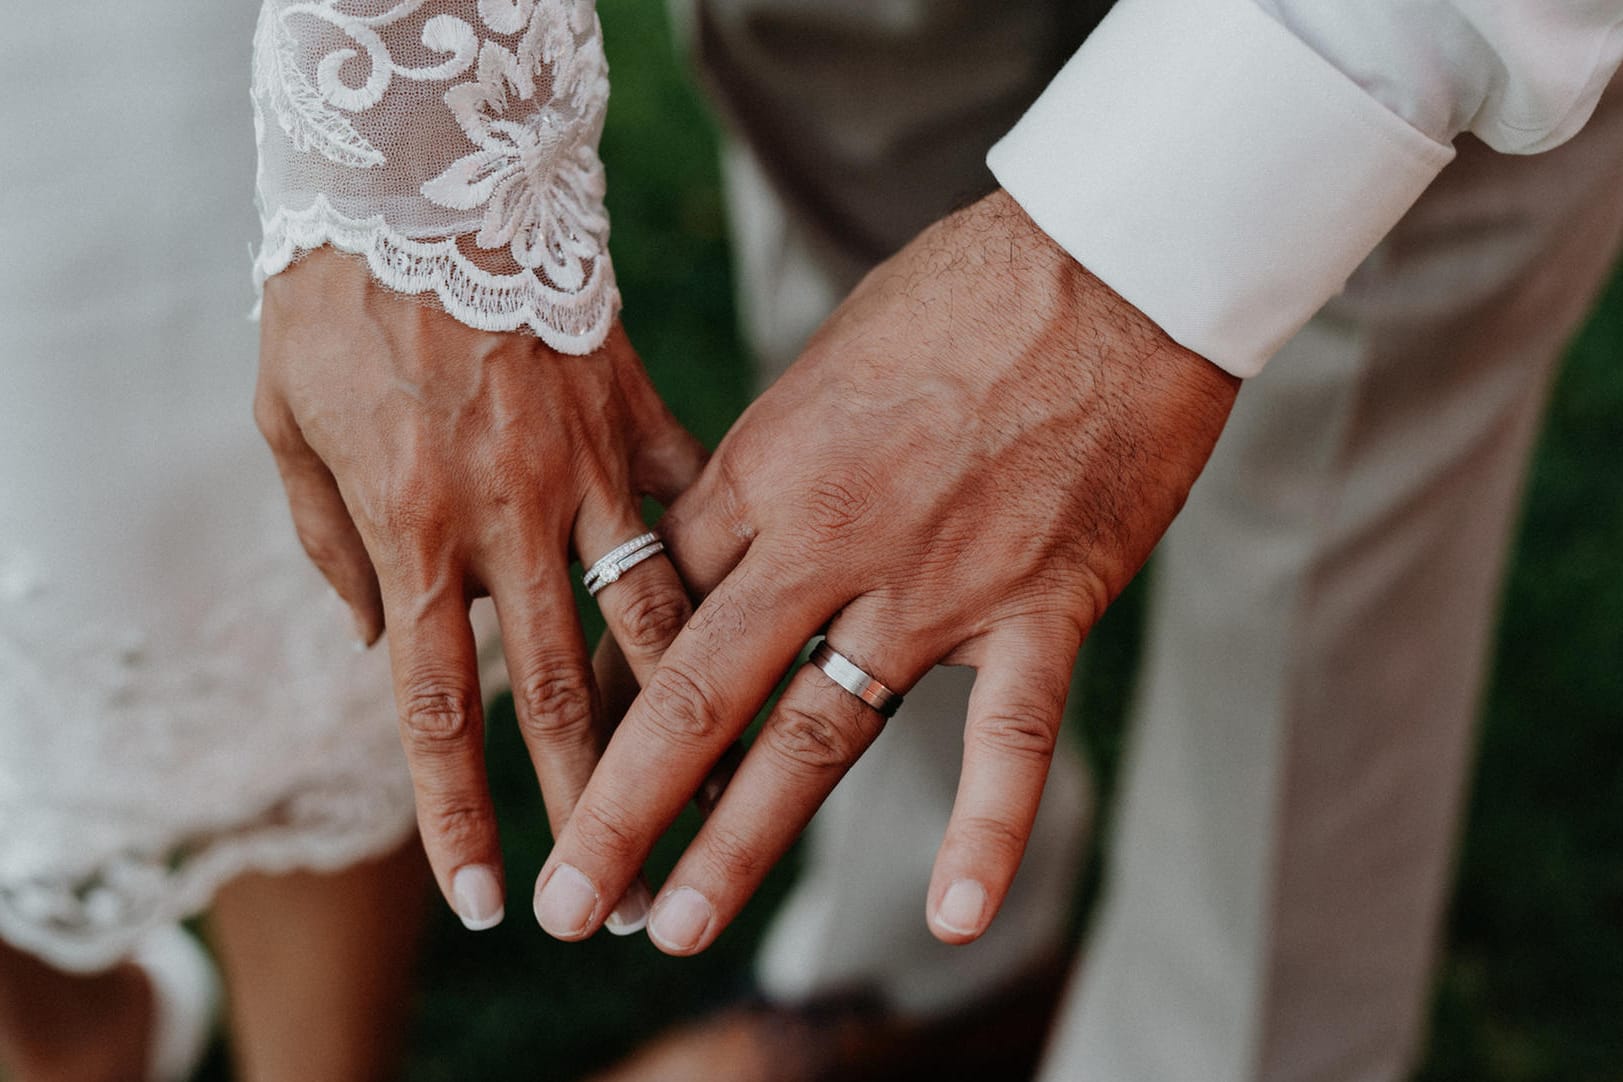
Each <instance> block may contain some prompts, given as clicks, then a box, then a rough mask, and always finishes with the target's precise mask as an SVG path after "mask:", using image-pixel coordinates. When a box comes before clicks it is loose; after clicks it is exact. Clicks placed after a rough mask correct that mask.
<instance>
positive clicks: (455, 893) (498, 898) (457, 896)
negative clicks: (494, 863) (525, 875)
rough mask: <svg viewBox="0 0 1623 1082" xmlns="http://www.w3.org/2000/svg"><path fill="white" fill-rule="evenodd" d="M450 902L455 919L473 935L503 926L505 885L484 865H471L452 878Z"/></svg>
mask: <svg viewBox="0 0 1623 1082" xmlns="http://www.w3.org/2000/svg"><path fill="white" fill-rule="evenodd" d="M451 898H452V900H453V902H454V903H455V906H456V915H457V916H459V917H461V918H462V923H463V924H465V925H466V926H467V928H468V930H469V931H470V932H482V931H484V930H485V929H486V928H494V927H496V925H498V924H500V923H501V922H502V915H503V913H504V912H505V908H504V906H503V905H502V884H501V880H499V879H497V878H496V873H495V872H493V871H491V870H490V869H489V868H487V867H485V866H484V865H483V864H470V865H468V866H467V867H466V868H461V869H459V870H458V871H457V873H456V875H454V876H452V877H451Z"/></svg>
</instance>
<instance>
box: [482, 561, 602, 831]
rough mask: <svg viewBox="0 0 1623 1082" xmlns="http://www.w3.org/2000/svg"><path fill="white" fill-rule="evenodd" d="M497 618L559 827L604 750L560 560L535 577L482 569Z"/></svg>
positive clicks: (520, 715)
mask: <svg viewBox="0 0 1623 1082" xmlns="http://www.w3.org/2000/svg"><path fill="white" fill-rule="evenodd" d="M481 575H482V577H483V578H484V580H485V581H486V582H487V583H488V585H489V588H490V595H491V598H492V599H493V600H494V601H495V603H496V615H497V618H498V619H499V620H500V621H501V628H502V649H503V652H504V653H505V654H506V657H507V670H508V675H509V677H510V678H511V681H512V689H513V713H514V715H515V717H516V718H517V720H518V727H519V734H520V735H521V736H522V737H523V739H524V746H525V747H526V748H527V749H528V750H529V753H530V762H531V763H532V764H533V765H534V767H535V774H536V778H537V779H538V780H539V781H540V783H541V795H542V798H543V800H544V802H545V804H546V809H547V819H548V821H549V822H550V823H551V824H552V830H553V833H554V834H555V835H556V834H557V832H558V831H560V830H562V829H563V826H564V824H565V823H567V822H568V821H569V815H570V812H572V811H574V808H575V802H576V801H577V800H579V799H580V794H581V792H582V790H584V789H585V788H586V781H587V779H588V778H590V777H591V776H592V770H593V769H594V768H595V767H596V766H597V760H598V757H599V756H600V755H602V753H603V745H604V744H605V743H606V742H607V734H606V733H605V732H604V730H603V729H602V727H601V726H600V725H599V720H598V719H599V713H598V706H597V702H596V682H595V681H594V680H593V679H592V675H591V666H590V662H589V661H588V658H587V654H586V640H585V637H584V635H583V634H582V632H581V628H580V619H579V616H578V615H577V613H576V610H575V595H574V590H573V588H572V587H571V585H570V580H569V569H568V567H567V566H566V565H564V563H563V561H562V558H561V554H560V558H558V559H555V560H551V561H546V562H544V563H543V564H542V565H541V566H540V568H539V569H538V570H537V571H536V572H535V573H534V574H533V575H526V574H523V573H520V572H516V571H514V570H512V569H511V565H509V567H508V569H505V570H494V569H481Z"/></svg>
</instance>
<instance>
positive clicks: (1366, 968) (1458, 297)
mask: <svg viewBox="0 0 1623 1082" xmlns="http://www.w3.org/2000/svg"><path fill="white" fill-rule="evenodd" d="M1616 90H1617V88H1614V92H1613V94H1612V95H1611V96H1610V97H1609V98H1608V99H1607V100H1606V101H1605V102H1603V105H1602V109H1601V112H1600V114H1598V115H1597V117H1596V119H1595V121H1594V122H1593V123H1592V125H1591V127H1590V128H1589V129H1587V130H1586V131H1585V132H1583V133H1582V134H1581V135H1580V136H1579V137H1578V138H1577V139H1575V140H1574V141H1573V142H1572V143H1570V144H1568V145H1567V146H1565V147H1562V148H1559V149H1558V150H1556V151H1553V152H1551V153H1549V154H1547V155H1544V156H1540V157H1536V158H1510V157H1505V156H1500V155H1495V154H1493V153H1491V152H1489V151H1488V150H1487V149H1486V148H1484V147H1482V146H1481V145H1480V144H1476V143H1474V142H1470V141H1467V142H1468V143H1469V145H1467V146H1464V147H1463V148H1462V152H1461V154H1460V157H1459V159H1458V161H1457V162H1456V163H1454V164H1453V165H1451V166H1450V167H1449V169H1448V170H1446V171H1445V172H1444V174H1443V176H1442V177H1441V178H1440V180H1439V181H1438V183H1437V185H1436V186H1435V187H1434V188H1433V189H1432V190H1430V191H1429V192H1428V193H1427V194H1426V195H1425V196H1424V197H1423V198H1422V200H1421V201H1420V203H1419V204H1418V205H1417V206H1416V207H1415V208H1414V210H1413V211H1412V212H1411V213H1410V214H1409V215H1408V216H1407V217H1406V218H1405V220H1404V221H1403V222H1402V223H1401V224H1400V225H1399V227H1398V228H1397V230H1396V231H1395V232H1394V233H1393V234H1392V235H1391V236H1390V237H1389V238H1388V239H1387V241H1386V242H1385V243H1384V244H1383V245H1382V246H1381V248H1380V249H1379V250H1378V251H1377V252H1376V253H1375V254H1374V255H1373V256H1372V257H1371V258H1370V260H1369V261H1368V262H1367V263H1366V264H1365V266H1364V267H1363V268H1362V269H1361V270H1360V271H1359V272H1358V274H1357V275H1356V276H1355V277H1354V279H1353V282H1352V283H1351V286H1350V288H1349V290H1348V292H1347V294H1346V295H1345V296H1344V297H1342V298H1340V299H1339V300H1337V301H1336V302H1334V303H1332V304H1331V305H1330V306H1329V307H1328V308H1327V309H1326V310H1325V311H1324V312H1323V313H1321V315H1320V316H1319V317H1318V318H1317V319H1315V320H1314V321H1313V323H1312V324H1311V325H1310V326H1309V327H1308V328H1307V329H1305V330H1304V331H1303V332H1302V333H1301V334H1300V335H1299V336H1298V337H1297V338H1296V339H1295V340H1294V341H1292V342H1291V343H1290V344H1289V345H1288V346H1287V347H1286V349H1285V350H1284V351H1283V353H1282V354H1281V355H1280V356H1278V357H1277V358H1276V359H1275V360H1274V361H1273V363H1272V365H1271V366H1270V368H1269V369H1268V370H1267V371H1266V372H1265V373H1264V374H1263V375H1262V376H1261V377H1260V378H1258V379H1256V380H1253V381H1251V382H1250V383H1248V384H1247V386H1246V387H1245V388H1244V390H1243V391H1242V392H1241V395H1240V398H1239V403H1238V405H1237V408H1236V410H1235V414H1234V417H1233V419H1232V421H1231V423H1230V425H1229V427H1228V430H1227V431H1226V432H1225V433H1224V436H1223V438H1222V440H1221V441H1220V443H1219V445H1218V448H1217V451H1216V453H1215V455H1214V456H1213V459H1212V462H1211V465H1210V466H1209V467H1208V469H1207V471H1206V473H1205V475H1204V476H1203V477H1202V479H1201V480H1200V482H1199V483H1198V484H1197V485H1196V486H1195V490H1194V492H1193V493H1192V495H1191V498H1190V501H1189V504H1188V506H1187V507H1186V509H1185V510H1184V513H1183V514H1182V515H1181V516H1180V518H1179V519H1178V521H1177V523H1176V524H1175V525H1174V526H1173V528H1172V531H1171V532H1170V533H1169V534H1168V536H1167V538H1166V540H1165V542H1164V543H1163V544H1162V546H1161V549H1160V550H1159V556H1158V563H1157V565H1156V568H1155V571H1154V575H1155V582H1154V585H1153V591H1152V593H1153V600H1152V603H1151V613H1150V627H1151V632H1150V640H1149V643H1148V649H1147V654H1146V659H1145V669H1144V671H1143V673H1142V679H1141V687H1140V690H1139V694H1138V697H1137V703H1136V708H1135V710H1134V730H1135V731H1134V748H1133V753H1132V756H1131V758H1130V766H1129V769H1128V775H1127V780H1126V784H1125V789H1124V797H1123V800H1124V803H1123V806H1122V809H1121V812H1120V816H1119V820H1118V834H1117V836H1116V839H1115V843H1114V845H1113V846H1112V849H1111V851H1112V853H1113V854H1114V861H1113V864H1114V867H1113V868H1112V869H1111V873H1110V874H1111V880H1110V886H1109V888H1108V891H1107V896H1106V900H1105V902H1104V905H1103V908H1102V912H1101V913H1100V916H1099V918H1098V922H1097V925H1096V929H1095V933H1094V935H1093V936H1092V939H1091V942H1090V946H1089V948H1088V950H1087V951H1086V964H1085V965H1084V966H1082V967H1081V969H1080V972H1079V977H1078V980H1077V982H1076V984H1075V987H1074V988H1073V991H1072V995H1071V997H1070V999H1069V1001H1068V1003H1067V1004H1066V1006H1065V1007H1064V1008H1063V1009H1062V1014H1061V1018H1060V1022H1059V1024H1058V1027H1057V1029H1056V1038H1055V1042H1054V1045H1053V1047H1052V1048H1051V1049H1050V1054H1049V1056H1048V1059H1047V1062H1046V1066H1045V1070H1044V1073H1043V1076H1042V1077H1043V1078H1044V1079H1046V1080H1048V1082H1060V1080H1065V1082H1071V1080H1077V1079H1089V1080H1092V1079H1099V1080H1110V1082H1185V1080H1187V1082H1231V1080H1233V1082H1240V1080H1253V1079H1254V1080H1259V1082H1310V1080H1311V1082H1319V1080H1323V1082H1392V1080H1395V1079H1398V1078H1401V1077H1403V1076H1404V1074H1405V1073H1406V1072H1407V1071H1408V1070H1409V1069H1410V1067H1411V1065H1412V1062H1413V1060H1414V1058H1415V1056H1416V1054H1417V1050H1418V1048H1419V1047H1420V1044H1421V1041H1422V1037H1423V1022H1424V1017H1425V1007H1426V1002H1427V996H1428V992H1429V988H1430V977H1431V970H1432V962H1433V954H1434V950H1435V947H1436V942H1437V935H1438V930H1439V926H1440V923H1441V919H1442V915H1443V912H1444V908H1445V903H1446V897H1447V893H1448V884H1449V880H1450V871H1451V854H1452V851H1453V847H1454V844H1455V841H1456V835H1457V830H1458V824H1459V816H1460V810H1461V808H1462V805H1463V795H1464V790H1465V787H1466V784H1467V777H1468V770H1469V763H1470V750H1471V746H1472V731H1473V728H1474V718H1475V714H1476V710H1477V704H1478V696H1479V690H1480V688H1481V686H1482V684H1483V678H1484V669H1485V665H1486V660H1487V657H1488V650H1489V646H1490V644H1491V631H1492V627H1493V621H1494V615H1495V607H1496V603H1497V598H1498V592H1499V586H1500V582H1501V579H1502V576H1503V570H1504V565H1505V561H1506V556H1507V551H1508V546H1509V541H1510V538H1511V535H1512V531H1513V527H1514V525H1515V522H1516V520H1517V509H1518V507H1519V503H1520V492H1521V488H1522V483H1523V477H1524V473H1525V469H1526V463H1527V460H1528V458H1529V455H1530V451H1531V448H1532V445H1533V442H1534V438H1535V435H1536V432H1537V428H1538V422H1539V419H1540V415H1541V410H1542V406H1543V402H1544V397H1545V388H1546V384H1547V382H1548V377H1549V374H1550V372H1551V371H1552V370H1553V368H1554V366H1555V362H1556V360H1557V358H1558V356H1559V354H1560V351H1561V349H1562V348H1563V346H1564V344H1565V342H1566V341H1567V339H1568V337H1569V336H1570V334H1571V333H1572V331H1573V330H1574V329H1575V327H1576V326H1577V324H1578V322H1579V321H1580V320H1581V318H1582V315H1583V313H1584V312H1585V310H1586V309H1587V307H1588V306H1589V304H1590V303H1591V302H1592V300H1593V298H1594V296H1595V295H1596V292H1597V290H1598V289H1599V287H1600V285H1601V284H1602V283H1603V282H1604V280H1605V278H1606V275H1607V272H1608V270H1609V268H1610V267H1611V265H1612V262H1613V260H1614V259H1615V258H1616V254H1617V251H1618V246H1619V238H1620V236H1623V101H1620V100H1619V99H1620V97H1623V95H1620V94H1618V93H1617V92H1616ZM1308 242H1310V238H1304V243H1308Z"/></svg>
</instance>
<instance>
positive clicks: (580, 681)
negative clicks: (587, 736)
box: [513, 661, 592, 742]
mask: <svg viewBox="0 0 1623 1082" xmlns="http://www.w3.org/2000/svg"><path fill="white" fill-rule="evenodd" d="M513 697H514V701H515V702H516V703H517V706H518V721H519V725H520V726H521V727H522V729H523V731H524V734H525V736H527V737H533V738H535V739H537V740H540V741H543V742H552V741H557V740H560V739H568V738H578V737H580V736H581V735H582V734H584V733H587V732H589V731H590V730H591V727H592V689H591V683H590V681H589V680H588V679H587V677H586V672H585V670H584V669H582V668H581V667H580V665H579V664H578V663H573V662H557V661H554V662H550V663H549V662H545V661H543V662H542V663H541V664H538V665H536V666H534V667H533V668H532V669H531V671H530V673H529V675H527V676H526V677H524V679H523V680H521V681H520V682H519V684H518V686H517V687H515V688H514V689H513Z"/></svg>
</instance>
